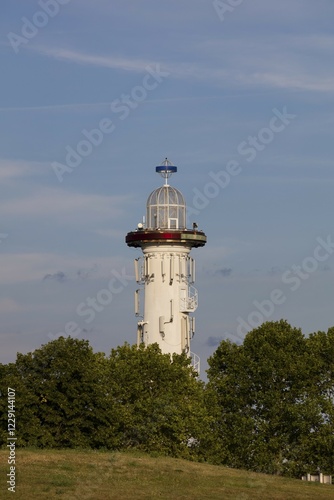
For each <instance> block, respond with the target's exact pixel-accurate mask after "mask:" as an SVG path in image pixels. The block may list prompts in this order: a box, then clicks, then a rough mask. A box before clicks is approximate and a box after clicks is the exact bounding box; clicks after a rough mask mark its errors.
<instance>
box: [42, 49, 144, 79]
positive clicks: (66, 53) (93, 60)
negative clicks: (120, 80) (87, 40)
mask: <svg viewBox="0 0 334 500" xmlns="http://www.w3.org/2000/svg"><path fill="white" fill-rule="evenodd" d="M33 50H35V51H37V52H39V53H40V54H43V55H46V56H49V57H53V58H55V59H60V60H62V61H68V62H72V63H76V64H84V65H88V66H98V67H100V68H101V67H102V68H111V69H120V70H125V71H134V72H136V73H142V72H143V71H144V70H145V67H146V66H147V65H149V64H152V61H150V60H148V59H147V60H144V59H139V58H137V57H134V58H128V57H115V56H100V55H96V54H87V53H84V52H79V51H75V50H68V49H62V48H52V47H34V48H33Z"/></svg>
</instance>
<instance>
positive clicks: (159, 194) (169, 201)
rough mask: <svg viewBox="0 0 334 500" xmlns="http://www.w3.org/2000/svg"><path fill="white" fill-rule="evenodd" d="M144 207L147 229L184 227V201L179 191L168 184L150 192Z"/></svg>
mask: <svg viewBox="0 0 334 500" xmlns="http://www.w3.org/2000/svg"><path fill="white" fill-rule="evenodd" d="M146 209H147V211H146V227H147V229H171V230H173V229H174V230H178V229H185V228H186V203H185V201H184V198H183V196H182V194H181V193H180V191H178V190H177V189H175V188H173V187H171V186H169V185H164V186H162V187H160V188H158V189H156V190H155V191H153V192H152V193H151V194H150V196H149V197H148V200H147V205H146Z"/></svg>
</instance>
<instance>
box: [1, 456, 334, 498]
mask: <svg viewBox="0 0 334 500" xmlns="http://www.w3.org/2000/svg"><path fill="white" fill-rule="evenodd" d="M16 453H17V454H16V471H17V477H16V492H15V496H14V497H12V496H11V495H13V493H11V492H9V491H7V485H6V481H7V477H6V474H8V472H9V466H8V464H7V456H8V452H7V451H6V450H0V498H2V499H6V498H15V499H16V500H19V499H22V500H23V499H24V500H33V499H34V500H35V499H48V500H49V499H51V500H52V499H68V500H76V499H77V500H90V499H91V500H109V499H115V500H133V499H136V500H137V499H139V500H140V499H142V500H144V499H145V500H156V499H162V500H164V499H166V500H167V499H168V500H170V499H173V500H174V499H175V500H181V499H182V500H197V499H198V500H232V499H233V500H308V499H309V500H314V499H316V500H330V499H333V500H334V485H333V486H329V485H322V484H317V483H307V482H303V481H301V480H294V479H286V478H281V477H275V476H269V475H265V474H256V473H251V472H245V471H240V470H235V469H228V468H226V467H220V466H213V465H208V464H198V463H194V462H188V461H186V460H179V459H173V458H166V457H152V456H149V455H145V454H141V453H136V452H133V453H113V452H95V451H77V450H60V451H59V450H57V451H55V450H20V449H17V450H16Z"/></svg>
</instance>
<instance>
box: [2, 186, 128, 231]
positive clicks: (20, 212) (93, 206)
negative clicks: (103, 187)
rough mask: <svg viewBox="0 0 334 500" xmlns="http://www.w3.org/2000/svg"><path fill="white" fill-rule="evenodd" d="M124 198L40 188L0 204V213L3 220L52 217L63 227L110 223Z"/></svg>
mask: <svg viewBox="0 0 334 500" xmlns="http://www.w3.org/2000/svg"><path fill="white" fill-rule="evenodd" d="M127 200H128V197H127V196H125V195H124V196H102V195H95V194H82V193H74V192H70V191H65V190H63V189H52V188H48V187H43V186H40V187H39V188H38V190H37V189H34V190H33V191H32V193H31V194H30V195H29V196H27V197H25V198H19V199H11V200H8V201H3V202H0V212H1V213H2V215H5V216H7V217H8V216H20V217H32V216H33V217H39V218H43V217H50V216H51V217H56V218H57V219H61V220H62V221H63V222H64V223H66V222H67V221H70V222H73V219H75V220H78V221H80V220H81V221H83V222H88V221H91V220H95V219H98V220H101V219H105V218H108V219H114V218H115V217H118V216H120V215H121V214H122V213H123V207H124V204H125V202H126V201H127Z"/></svg>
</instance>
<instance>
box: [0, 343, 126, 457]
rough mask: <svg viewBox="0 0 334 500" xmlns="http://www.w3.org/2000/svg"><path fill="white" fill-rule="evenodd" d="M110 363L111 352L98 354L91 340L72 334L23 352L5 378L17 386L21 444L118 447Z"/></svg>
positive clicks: (18, 428) (19, 439)
mask: <svg viewBox="0 0 334 500" xmlns="http://www.w3.org/2000/svg"><path fill="white" fill-rule="evenodd" d="M106 365H107V361H106V358H105V356H104V355H103V354H102V353H96V354H94V353H93V350H92V348H91V347H90V346H89V343H88V341H85V340H78V339H73V338H71V337H68V338H66V339H65V338H64V337H60V338H58V339H57V340H54V341H52V342H49V343H48V344H46V345H44V346H42V347H41V348H40V349H37V350H35V351H34V352H33V353H28V354H25V355H23V354H18V356H17V360H16V363H15V364H11V365H9V366H8V367H7V370H6V376H5V380H4V382H5V384H10V385H11V386H12V387H14V388H15V389H16V405H17V435H18V444H19V445H21V446H24V445H34V446H45V447H75V446H82V447H88V446H93V447H97V446H105V445H106V444H107V445H109V446H111V445H117V415H116V413H115V412H113V406H112V404H110V390H109V387H108V380H107V377H106V375H107V372H106ZM115 437H116V439H115Z"/></svg>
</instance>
